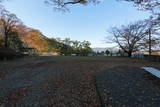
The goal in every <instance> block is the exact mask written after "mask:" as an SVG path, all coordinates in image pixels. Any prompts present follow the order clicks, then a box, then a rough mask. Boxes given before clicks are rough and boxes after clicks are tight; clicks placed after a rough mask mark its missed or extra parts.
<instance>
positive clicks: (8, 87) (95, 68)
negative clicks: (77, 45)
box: [0, 56, 160, 107]
mask: <svg viewBox="0 0 160 107" xmlns="http://www.w3.org/2000/svg"><path fill="white" fill-rule="evenodd" d="M120 66H131V67H142V66H151V67H155V68H157V69H160V63H158V62H148V61H144V60H136V59H129V58H121V57H65V56H56V57H48V56H46V57H24V58H21V59H18V60H13V61H4V62H2V61H1V62H0V107H12V106H15V107H40V106H42V107H46V106H48V107H86V106H87V107H100V106H102V102H101V101H100V99H101V98H100V96H99V94H98V93H97V89H96V76H95V74H96V73H97V72H101V71H104V70H107V69H110V68H113V67H120ZM123 72H128V71H127V69H126V71H123ZM136 72H137V71H136ZM146 75H150V74H149V73H148V74H147V72H146ZM125 76H127V75H125ZM112 78H113V77H112ZM154 80H155V79H154V78H153V77H151V78H149V80H148V81H153V83H155V84H154V85H159V84H157V79H156V81H154ZM126 81H127V80H126ZM157 88H158V87H157Z"/></svg>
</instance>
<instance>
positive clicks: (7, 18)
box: [0, 8, 21, 47]
mask: <svg viewBox="0 0 160 107" xmlns="http://www.w3.org/2000/svg"><path fill="white" fill-rule="evenodd" d="M0 22H1V27H2V28H1V29H2V31H3V34H4V38H5V47H8V38H9V33H10V32H12V31H13V29H14V27H15V26H17V25H19V24H20V23H21V21H20V19H18V18H17V16H16V15H15V14H12V13H10V12H8V11H6V10H5V9H2V8H1V9H0Z"/></svg>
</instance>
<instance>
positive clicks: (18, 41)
mask: <svg viewBox="0 0 160 107" xmlns="http://www.w3.org/2000/svg"><path fill="white" fill-rule="evenodd" d="M90 45H91V43H90V42H88V41H82V42H81V41H77V40H71V39H70V38H65V39H64V40H62V39H60V38H47V37H46V36H44V35H43V34H42V33H41V32H40V31H39V30H36V29H33V28H29V27H27V26H25V25H23V24H22V22H21V21H20V19H18V18H17V16H16V15H15V14H12V13H10V12H9V11H7V10H5V9H4V8H2V7H1V8H0V47H5V48H12V49H14V50H16V51H19V52H22V51H26V50H25V49H27V48H34V49H36V50H37V51H41V52H42V51H52V52H57V53H60V54H64V55H70V54H77V55H83V56H86V55H88V53H90V52H92V49H91V48H90Z"/></svg>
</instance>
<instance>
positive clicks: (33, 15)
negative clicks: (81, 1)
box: [4, 0, 149, 47]
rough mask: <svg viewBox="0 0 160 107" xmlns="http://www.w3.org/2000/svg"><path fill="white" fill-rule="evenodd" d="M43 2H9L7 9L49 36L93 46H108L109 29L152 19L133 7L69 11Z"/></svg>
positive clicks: (112, 0) (110, 3) (110, 4)
mask: <svg viewBox="0 0 160 107" xmlns="http://www.w3.org/2000/svg"><path fill="white" fill-rule="evenodd" d="M43 1H44V0H10V1H9V2H5V3H4V5H5V7H6V8H7V9H8V10H9V11H10V12H12V13H15V14H16V15H17V16H18V17H19V18H20V19H21V20H22V21H23V22H24V24H25V25H27V26H30V27H33V28H36V29H39V30H40V31H41V32H42V33H43V34H44V35H45V36H47V37H60V38H65V37H70V38H71V39H73V40H88V41H90V42H91V43H92V47H108V46H110V45H108V44H105V43H104V38H105V36H106V35H107V29H109V28H110V27H113V26H120V25H122V24H127V23H129V22H134V21H137V20H139V19H145V18H148V17H149V13H147V12H142V11H138V10H137V9H136V8H135V7H134V6H133V4H131V3H128V2H117V1H116V0H103V2H102V3H101V4H99V5H96V6H95V5H92V4H90V5H88V6H83V5H74V6H71V7H70V12H67V13H62V12H57V11H54V9H53V7H52V6H49V5H46V4H44V2H43Z"/></svg>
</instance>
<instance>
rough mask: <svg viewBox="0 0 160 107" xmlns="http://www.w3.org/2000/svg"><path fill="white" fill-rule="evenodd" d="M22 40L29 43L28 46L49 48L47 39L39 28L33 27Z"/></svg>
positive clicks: (42, 48) (41, 48) (45, 49)
mask: <svg viewBox="0 0 160 107" xmlns="http://www.w3.org/2000/svg"><path fill="white" fill-rule="evenodd" d="M22 41H23V42H25V43H27V45H28V47H31V48H35V49H37V50H38V51H47V50H48V43H47V39H46V38H45V37H43V36H42V34H41V33H40V32H39V31H38V30H34V29H31V30H30V31H29V32H27V33H26V34H25V35H24V36H23V37H22Z"/></svg>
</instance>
